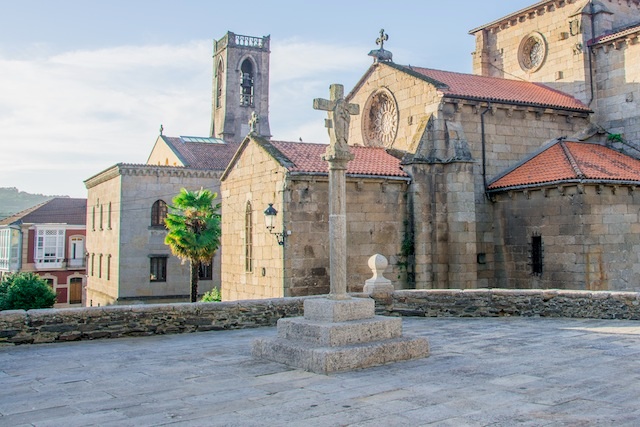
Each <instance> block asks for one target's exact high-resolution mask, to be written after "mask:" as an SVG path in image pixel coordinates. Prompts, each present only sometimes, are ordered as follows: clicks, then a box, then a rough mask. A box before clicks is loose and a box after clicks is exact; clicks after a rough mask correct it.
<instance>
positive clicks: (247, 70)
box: [240, 59, 254, 107]
mask: <svg viewBox="0 0 640 427" xmlns="http://www.w3.org/2000/svg"><path fill="white" fill-rule="evenodd" d="M253 85H254V72H253V64H252V63H251V61H250V60H249V59H245V60H244V61H243V62H242V65H241V66H240V105H243V106H246V107H253Z"/></svg>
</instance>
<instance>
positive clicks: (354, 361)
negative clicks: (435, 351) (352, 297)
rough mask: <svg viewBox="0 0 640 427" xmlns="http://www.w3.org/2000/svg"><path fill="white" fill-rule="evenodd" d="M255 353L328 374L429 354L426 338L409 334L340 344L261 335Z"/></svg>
mask: <svg viewBox="0 0 640 427" xmlns="http://www.w3.org/2000/svg"><path fill="white" fill-rule="evenodd" d="M252 355H253V356H254V357H257V358H262V359H267V360H271V361H274V362H278V363H284V364H286V365H289V366H295V367H297V368H301V369H304V370H306V371H310V372H315V373H317V374H328V373H331V372H341V371H350V370H353V369H363V368H369V367H372V366H379V365H384V364H387V363H393V362H399V361H403V360H411V359H419V358H422V357H426V356H428V355H429V344H428V342H427V340H426V339H425V338H422V337H407V336H405V337H398V338H392V339H389V340H383V341H375V342H370V343H362V344H353V345H348V346H340V347H324V346H317V345H312V344H310V343H308V342H302V341H291V340H286V339H282V338H276V339H258V340H256V341H254V342H253V347H252Z"/></svg>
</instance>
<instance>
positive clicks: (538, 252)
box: [531, 236, 543, 276]
mask: <svg viewBox="0 0 640 427" xmlns="http://www.w3.org/2000/svg"><path fill="white" fill-rule="evenodd" d="M542 260H543V251H542V236H531V273H532V274H533V275H536V276H540V275H542Z"/></svg>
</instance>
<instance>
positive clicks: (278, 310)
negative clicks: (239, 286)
mask: <svg viewBox="0 0 640 427" xmlns="http://www.w3.org/2000/svg"><path fill="white" fill-rule="evenodd" d="M356 296H360V297H367V296H366V295H363V294H359V295H356ZM374 299H375V300H376V312H377V313H378V314H382V315H390V316H420V317H501V316H507V317H508V316H523V317H574V318H596V319H629V320H640V293H636V292H584V291H566V290H507V289H467V290H459V289H457V290H455V289H454V290H449V289H447V290H444V289H442V290H401V291H395V292H393V293H392V294H379V295H374ZM303 301H304V298H281V299H269V300H249V301H237V302H222V303H194V304H188V303H187V304H163V305H133V306H109V307H88V308H66V309H45V310H29V311H26V312H25V311H23V310H9V311H3V312H0V345H1V344H3V343H4V344H36V343H47V342H65V341H78V340H91V339H100V338H120V337H132V336H146V335H158V334H174V333H187V332H204V331H214V330H228V329H244V328H255V327H263V326H274V325H275V324H276V322H277V320H278V319H280V318H283V317H296V316H302V315H303Z"/></svg>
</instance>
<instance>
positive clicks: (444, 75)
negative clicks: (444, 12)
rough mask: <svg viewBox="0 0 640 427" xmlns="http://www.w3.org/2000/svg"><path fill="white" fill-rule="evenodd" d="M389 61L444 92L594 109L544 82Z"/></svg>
mask: <svg viewBox="0 0 640 427" xmlns="http://www.w3.org/2000/svg"><path fill="white" fill-rule="evenodd" d="M390 65H391V66H394V68H398V69H400V70H402V71H405V72H408V73H410V74H413V75H415V76H416V77H423V78H425V80H426V81H428V82H429V83H431V84H433V85H435V86H436V87H437V88H438V90H439V91H440V92H442V94H444V95H445V96H448V97H453V98H461V99H473V100H480V101H493V102H504V103H513V104H518V105H530V106H539V107H549V108H560V109H566V110H571V111H578V112H585V113H588V112H590V111H591V110H590V109H589V107H587V106H586V105H584V104H583V103H582V102H581V101H579V100H577V99H576V98H574V97H573V96H571V95H569V94H566V93H564V92H560V91H558V90H555V89H552V88H550V87H548V86H545V85H544V84H542V83H532V82H526V81H522V80H510V79H503V78H498V77H486V76H478V75H475V74H464V73H455V72H452V71H442V70H433V69H430V68H421V67H413V66H398V65H397V64H390Z"/></svg>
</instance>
